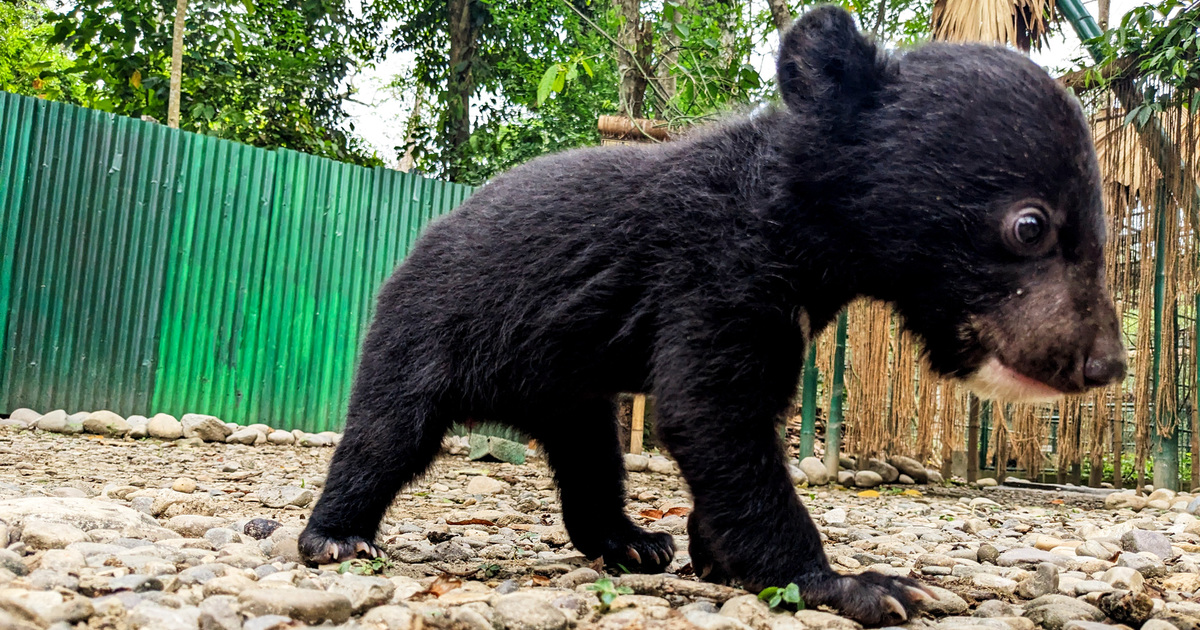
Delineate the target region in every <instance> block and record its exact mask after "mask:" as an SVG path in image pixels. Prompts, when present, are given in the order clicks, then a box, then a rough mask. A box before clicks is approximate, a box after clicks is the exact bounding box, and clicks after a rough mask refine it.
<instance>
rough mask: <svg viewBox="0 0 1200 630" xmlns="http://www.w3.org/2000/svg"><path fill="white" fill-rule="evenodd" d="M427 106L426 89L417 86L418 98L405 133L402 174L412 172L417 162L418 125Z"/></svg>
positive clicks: (414, 103)
mask: <svg viewBox="0 0 1200 630" xmlns="http://www.w3.org/2000/svg"><path fill="white" fill-rule="evenodd" d="M424 106H425V87H424V86H422V85H418V86H417V96H416V97H415V98H414V99H413V110H412V114H410V115H409V117H408V124H407V125H405V133H404V156H403V157H401V158H400V172H401V173H407V172H409V171H411V170H412V168H413V165H414V164H415V162H416V160H415V159H414V158H413V141H414V136H415V135H416V133H417V125H419V124H421V109H422V108H424Z"/></svg>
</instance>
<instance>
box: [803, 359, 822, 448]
mask: <svg viewBox="0 0 1200 630" xmlns="http://www.w3.org/2000/svg"><path fill="white" fill-rule="evenodd" d="M814 341H815V340H814ZM817 377H818V372H817V344H815V343H809V344H808V356H806V357H804V389H803V391H802V392H801V394H800V395H801V399H800V459H804V458H805V457H812V455H813V444H814V443H815V442H816V439H817Z"/></svg>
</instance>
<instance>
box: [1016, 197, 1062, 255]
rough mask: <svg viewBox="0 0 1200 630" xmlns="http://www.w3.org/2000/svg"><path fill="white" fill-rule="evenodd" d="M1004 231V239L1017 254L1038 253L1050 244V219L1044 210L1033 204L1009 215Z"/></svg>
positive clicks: (1051, 231)
mask: <svg viewBox="0 0 1200 630" xmlns="http://www.w3.org/2000/svg"><path fill="white" fill-rule="evenodd" d="M1005 232H1006V233H1005V239H1004V240H1005V241H1006V242H1007V243H1008V246H1009V248H1010V249H1012V250H1013V251H1014V252H1015V253H1018V254H1023V255H1034V254H1039V253H1042V252H1043V251H1045V249H1046V246H1047V245H1048V244H1052V242H1051V241H1052V236H1053V234H1052V233H1053V228H1052V226H1051V225H1050V219H1049V217H1047V216H1046V213H1045V211H1043V210H1042V209H1041V208H1038V207H1035V206H1026V207H1024V208H1021V209H1020V210H1018V211H1016V212H1014V213H1013V214H1012V215H1010V217H1009V221H1008V225H1007V227H1006V229H1005Z"/></svg>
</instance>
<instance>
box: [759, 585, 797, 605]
mask: <svg viewBox="0 0 1200 630" xmlns="http://www.w3.org/2000/svg"><path fill="white" fill-rule="evenodd" d="M758 598H759V599H761V600H762V601H764V602H766V603H767V606H769V607H771V608H778V607H779V606H781V605H783V604H792V605H793V606H795V607H796V608H797V609H798V610H804V597H802V596H801V595H800V587H799V586H796V583H795V582H793V583H791V584H788V585H787V586H784V587H779V586H768V587H767V588H764V589H763V590H762V592H761V593H759V594H758Z"/></svg>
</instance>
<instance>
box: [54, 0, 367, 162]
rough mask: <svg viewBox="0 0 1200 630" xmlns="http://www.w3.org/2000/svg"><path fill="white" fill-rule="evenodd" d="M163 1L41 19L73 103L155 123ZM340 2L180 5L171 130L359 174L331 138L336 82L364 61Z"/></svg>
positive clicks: (348, 150)
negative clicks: (73, 81) (65, 63)
mask: <svg viewBox="0 0 1200 630" xmlns="http://www.w3.org/2000/svg"><path fill="white" fill-rule="evenodd" d="M174 13H175V2H174V0H76V1H75V2H74V3H73V4H70V5H68V6H66V7H65V8H64V9H63V10H62V11H60V12H57V13H52V14H51V15H50V18H49V19H50V21H51V23H52V25H53V35H52V36H51V37H50V38H49V40H48V41H49V44H51V45H63V46H65V47H66V48H67V49H68V50H69V51H70V52H71V53H72V54H73V56H74V58H75V60H74V63H73V64H72V65H70V66H69V67H66V68H61V69H58V70H55V71H54V72H52V73H50V74H51V75H52V76H55V77H72V76H73V77H77V79H78V81H79V82H80V83H81V84H82V85H83V86H85V87H84V89H83V94H82V101H83V103H84V104H85V105H87V106H89V107H93V108H97V109H101V110H104V111H110V112H115V113H118V114H124V115H128V116H150V117H153V118H155V119H158V120H165V119H166V109H167V98H168V87H169V80H168V73H169V66H170V55H171V35H172V23H173V19H174ZM364 33H365V29H364V26H363V25H362V24H361V22H360V21H359V20H357V19H356V18H355V17H354V16H353V15H351V14H350V13H349V11H348V10H347V8H346V6H345V3H344V0H242V1H241V2H239V3H235V4H231V3H228V2H225V1H223V0H192V1H191V2H190V3H189V6H188V13H187V31H186V36H185V38H184V60H183V69H184V71H183V85H182V90H181V111H182V125H181V126H182V127H183V128H184V129H188V130H191V131H197V132H201V133H207V134H211V135H216V136H219V137H222V138H228V139H231V140H237V141H240V142H245V143H248V144H253V145H257V146H263V147H286V148H289V149H295V150H298V151H304V152H307V153H312V154H316V155H322V156H326V157H331V158H334V159H338V160H343V161H349V162H356V163H362V164H378V163H380V161H379V160H378V159H377V158H376V157H374V156H372V155H368V154H367V153H366V151H364V150H363V149H362V147H361V144H360V143H359V142H358V141H356V140H354V139H353V138H352V137H351V136H349V135H347V134H346V133H345V132H344V131H343V130H342V127H343V123H344V122H345V118H346V115H345V112H344V111H343V109H342V104H343V102H344V100H345V99H346V98H347V96H348V94H346V93H344V90H345V85H346V78H347V76H348V75H349V73H350V72H351V71H352V70H353V69H354V68H356V67H357V66H359V65H361V64H364V63H366V62H367V61H368V60H369V59H370V56H371V54H372V53H373V52H374V51H373V49H372V47H371V42H370V41H368V40H366V39H365V38H364Z"/></svg>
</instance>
